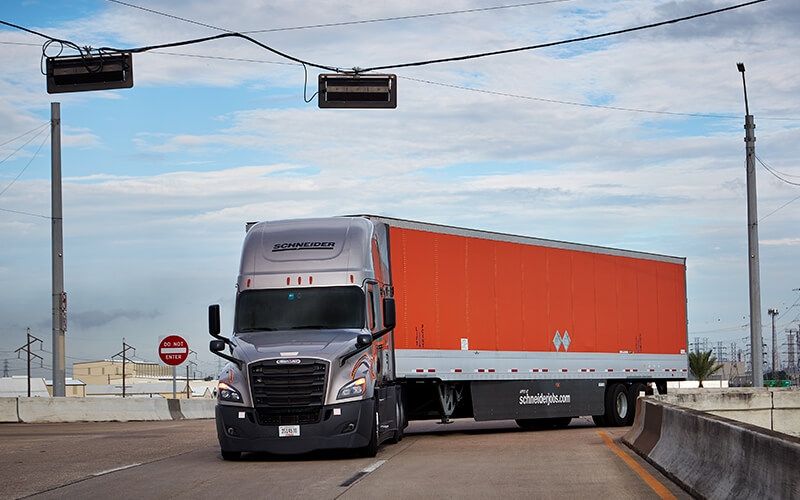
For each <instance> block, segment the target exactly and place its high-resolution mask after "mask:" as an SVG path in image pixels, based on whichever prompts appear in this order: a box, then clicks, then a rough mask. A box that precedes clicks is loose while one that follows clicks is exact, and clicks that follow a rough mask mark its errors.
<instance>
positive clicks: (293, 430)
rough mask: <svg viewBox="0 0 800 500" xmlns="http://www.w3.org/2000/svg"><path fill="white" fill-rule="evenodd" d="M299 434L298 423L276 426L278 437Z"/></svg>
mask: <svg viewBox="0 0 800 500" xmlns="http://www.w3.org/2000/svg"><path fill="white" fill-rule="evenodd" d="M299 435H300V426H299V425H281V426H279V427H278V437H282V438H285V437H297V436H299Z"/></svg>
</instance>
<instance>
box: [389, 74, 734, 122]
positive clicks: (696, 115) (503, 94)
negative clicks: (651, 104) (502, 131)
mask: <svg viewBox="0 0 800 500" xmlns="http://www.w3.org/2000/svg"><path fill="white" fill-rule="evenodd" d="M398 78H402V79H403V80H410V81H414V82H419V83H426V84H429V85H438V86H440V87H448V88H453V89H459V90H468V91H470V92H479V93H482V94H488V95H494V96H500V97H511V98H514V99H525V100H529V101H539V102H547V103H551V104H566V105H569V106H580V107H584V108H599V109H609V110H613V111H628V112H632V113H650V114H656V115H672V116H689V117H692V118H724V119H733V118H741V117H740V116H734V115H712V114H703V113H680V112H674V111H655V110H648V109H637V108H626V107H621V106H605V105H602V104H589V103H582V102H572V101H561V100H557V99H546V98H544V97H532V96H525V95H519V94H509V93H507V92H497V91H494V90H486V89H476V88H472V87H465V86H462V85H453V84H449V83H440V82H434V81H431V80H423V79H420V78H411V77H408V76H398Z"/></svg>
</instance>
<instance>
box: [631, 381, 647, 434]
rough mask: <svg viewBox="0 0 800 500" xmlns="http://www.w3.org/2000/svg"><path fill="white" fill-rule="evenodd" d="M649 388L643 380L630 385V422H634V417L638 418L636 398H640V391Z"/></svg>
mask: <svg viewBox="0 0 800 500" xmlns="http://www.w3.org/2000/svg"><path fill="white" fill-rule="evenodd" d="M645 390H647V388H646V387H645V385H644V384H643V383H641V382H634V383H633V384H631V386H630V387H628V423H627V425H632V424H633V419H634V418H636V400H637V399H638V398H639V393H640V392H644V391H645Z"/></svg>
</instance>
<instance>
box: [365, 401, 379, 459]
mask: <svg viewBox="0 0 800 500" xmlns="http://www.w3.org/2000/svg"><path fill="white" fill-rule="evenodd" d="M373 407H374V409H375V417H374V418H373V419H372V426H371V427H370V433H369V435H370V438H369V443H367V446H365V447H363V448H361V456H362V457H365V458H372V457H374V456H375V455H377V454H378V433H379V432H380V426H379V425H378V421H379V419H380V417H379V415H378V402H377V400H376V401H375V402H374V406H373Z"/></svg>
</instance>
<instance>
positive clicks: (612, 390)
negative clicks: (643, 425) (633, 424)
mask: <svg viewBox="0 0 800 500" xmlns="http://www.w3.org/2000/svg"><path fill="white" fill-rule="evenodd" d="M629 413H630V406H629V405H628V392H627V391H626V390H625V386H624V385H623V384H613V385H612V386H611V387H609V388H608V392H606V413H605V415H603V417H604V420H605V423H606V425H609V426H612V427H621V426H623V425H627V424H628V416H629Z"/></svg>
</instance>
